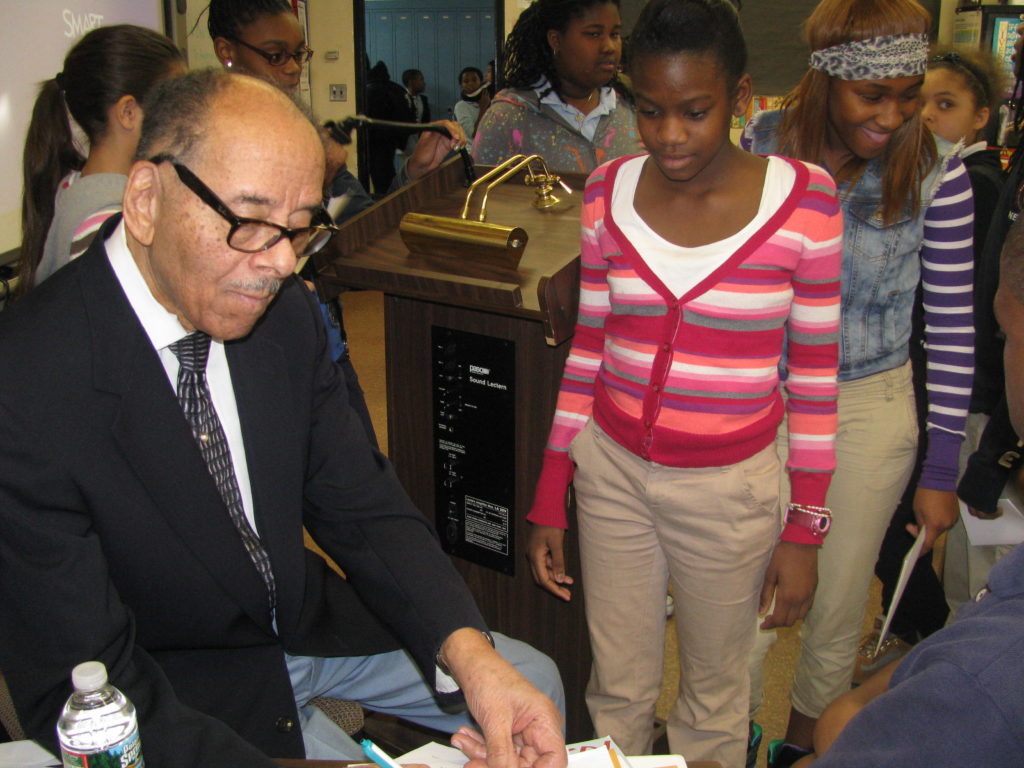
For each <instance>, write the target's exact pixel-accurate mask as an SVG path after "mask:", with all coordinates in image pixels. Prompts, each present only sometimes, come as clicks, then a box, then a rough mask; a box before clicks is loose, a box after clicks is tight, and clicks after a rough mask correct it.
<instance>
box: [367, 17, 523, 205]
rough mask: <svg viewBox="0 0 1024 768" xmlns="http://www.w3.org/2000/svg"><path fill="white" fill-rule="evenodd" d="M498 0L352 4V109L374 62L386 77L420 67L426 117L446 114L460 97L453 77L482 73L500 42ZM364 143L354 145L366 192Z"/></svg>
mask: <svg viewBox="0 0 1024 768" xmlns="http://www.w3.org/2000/svg"><path fill="white" fill-rule="evenodd" d="M504 15H505V14H504V2H503V0H354V3H353V27H354V30H353V31H354V32H355V37H356V39H355V51H356V109H357V111H358V112H360V113H363V111H364V110H365V104H366V77H367V72H368V69H369V67H370V66H373V65H374V64H376V63H377V62H378V61H383V62H384V63H385V65H387V68H388V72H389V74H390V76H391V79H392V80H393V81H394V82H396V83H398V84H399V85H401V84H402V72H403V71H404V70H406V69H419V70H420V71H422V72H423V77H424V80H425V81H426V84H427V89H426V95H427V98H428V101H429V104H430V119H431V120H441V119H446V118H448V117H449V116H450V110H451V109H452V108H453V107H454V106H455V102H456V101H458V99H459V87H458V74H459V70H461V69H462V68H463V67H466V66H476V67H479V68H480V69H481V70H483V69H485V68H486V66H487V62H488V61H490V60H492V59H497V58H498V55H499V53H500V51H501V45H502V43H503V42H504V24H505V21H504ZM367 151H368V143H367V142H364V141H360V142H359V173H358V175H359V180H360V181H361V182H362V183H363V186H364V187H367V188H369V185H368V181H369V172H368V168H369V163H368V156H367V154H366V153H367Z"/></svg>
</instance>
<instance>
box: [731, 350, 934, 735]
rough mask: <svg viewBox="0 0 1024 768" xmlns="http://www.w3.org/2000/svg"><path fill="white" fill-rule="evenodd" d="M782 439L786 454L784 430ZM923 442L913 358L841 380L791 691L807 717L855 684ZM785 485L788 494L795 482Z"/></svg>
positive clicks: (755, 658) (756, 691)
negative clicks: (823, 519)
mask: <svg viewBox="0 0 1024 768" xmlns="http://www.w3.org/2000/svg"><path fill="white" fill-rule="evenodd" d="M784 434H785V433H784V430H781V429H780V435H784ZM778 442H779V449H780V451H779V452H780V454H782V455H783V456H785V455H786V445H785V440H782V439H780V440H779V441H778ZM916 450H917V418H916V415H915V412H914V389H913V385H912V384H911V372H910V364H909V363H907V364H906V365H903V366H901V367H900V368H895V369H893V370H890V371H884V372H883V373H878V374H875V375H873V376H866V377H864V378H863V379H855V380H854V381H846V382H841V383H840V385H839V431H838V433H837V435H836V472H835V474H834V475H833V477H832V483H831V485H830V486H829V491H828V498H827V502H826V503H827V505H828V507H829V508H830V509H831V510H832V529H831V530H830V531H829V534H828V536H826V538H825V544H824V546H822V548H821V551H820V552H819V553H818V589H817V591H816V592H815V595H814V605H813V606H812V607H811V610H810V612H809V613H808V614H807V617H806V618H805V619H804V623H803V627H802V629H801V634H800V638H801V649H800V658H799V660H798V662H797V666H796V673H795V676H794V680H793V688H792V693H791V698H792V702H793V707H794V708H795V709H796V710H797V711H798V712H801V713H803V714H805V715H807V716H809V717H818V716H819V715H821V712H822V710H823V709H824V708H825V707H826V706H828V704H829V703H830V702H831V701H832V700H833V699H835V698H836V697H837V696H839V694H841V693H843V692H844V691H848V690H850V682H851V680H852V678H853V667H854V663H855V661H856V657H857V645H858V644H859V642H860V635H861V632H862V629H863V624H864V612H865V608H866V603H867V598H868V589H869V587H870V585H871V578H872V575H873V574H874V566H875V561H876V560H877V559H878V550H879V547H880V546H881V543H882V538H883V536H884V535H885V530H886V528H887V527H888V525H889V520H890V519H891V518H892V513H893V511H894V510H895V509H896V506H897V504H899V500H900V497H901V496H902V495H903V491H904V489H905V488H906V486H907V482H908V481H909V479H910V475H911V472H912V471H913V468H914V459H915V454H916ZM782 495H783V503H786V502H787V501H788V499H789V488H788V487H785V486H784V488H783V494H782ZM774 639H775V633H774V632H758V638H757V642H756V645H755V649H754V652H753V654H752V657H751V712H756V710H757V707H758V706H759V705H760V703H761V697H762V690H761V680H762V674H761V666H762V665H763V663H764V656H765V654H766V653H767V651H768V648H769V646H770V645H771V643H772V642H774Z"/></svg>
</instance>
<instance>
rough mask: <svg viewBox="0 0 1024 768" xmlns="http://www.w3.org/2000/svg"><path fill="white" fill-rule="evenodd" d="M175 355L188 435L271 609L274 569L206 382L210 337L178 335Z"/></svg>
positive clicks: (273, 594)
mask: <svg viewBox="0 0 1024 768" xmlns="http://www.w3.org/2000/svg"><path fill="white" fill-rule="evenodd" d="M170 350H171V351H172V352H173V353H174V356H175V357H177V358H178V364H179V368H178V402H180V403H181V409H182V410H183V411H184V412H185V418H186V419H188V423H189V425H190V426H191V427H192V436H193V437H194V438H195V439H196V443H197V444H198V445H199V451H200V452H201V453H202V454H203V460H204V461H205V462H206V468H207V469H208V470H209V471H210V475H211V476H212V477H213V479H214V482H216V483H217V490H218V491H219V492H220V497H221V498H222V499H223V500H224V504H225V505H226V506H227V508H228V514H229V515H230V516H231V522H233V523H234V524H235V528H236V529H238V533H239V535H240V536H241V537H242V542H243V543H244V544H245V549H246V551H247V552H248V553H249V557H250V558H252V562H253V565H255V566H256V570H257V571H259V572H260V576H262V577H263V581H264V582H265V583H266V585H267V592H268V594H269V597H270V611H271V613H273V612H274V608H275V607H276V604H277V594H276V590H275V588H274V573H273V571H272V570H271V569H270V556H269V555H268V554H267V550H266V549H264V548H263V543H262V542H261V541H260V538H259V536H257V535H256V533H255V531H253V529H252V526H250V525H249V521H248V520H247V519H246V517H245V509H244V508H243V507H242V494H241V493H240V492H239V490H238V479H237V478H236V477H235V467H234V464H232V462H231V448H230V447H229V446H228V440H227V437H225V436H224V429H223V428H222V427H221V425H220V419H219V418H217V411H216V410H214V407H213V399H212V398H211V397H210V388H209V386H207V384H206V359H207V357H208V356H209V353H210V337H209V336H208V335H207V334H205V333H203V332H202V331H193V332H192V333H190V334H189V335H188V336H185V337H184V338H181V339H178V341H176V342H174V343H173V344H171V346H170Z"/></svg>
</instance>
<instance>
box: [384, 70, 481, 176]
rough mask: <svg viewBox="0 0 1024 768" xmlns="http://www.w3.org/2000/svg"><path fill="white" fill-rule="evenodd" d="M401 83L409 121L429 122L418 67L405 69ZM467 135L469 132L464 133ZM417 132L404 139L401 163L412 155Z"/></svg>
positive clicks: (422, 83) (421, 77)
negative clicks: (407, 107) (409, 115)
mask: <svg viewBox="0 0 1024 768" xmlns="http://www.w3.org/2000/svg"><path fill="white" fill-rule="evenodd" d="M402 84H403V85H404V86H405V99H406V101H407V102H408V104H409V112H410V114H411V115H412V119H411V120H410V122H413V123H429V122H430V101H429V100H428V99H427V94H426V93H424V91H426V90H427V81H426V80H424V78H423V73H422V72H421V71H420V70H418V69H407V70H405V71H404V72H403V73H402ZM466 135H467V136H468V135H469V134H466ZM419 138H420V136H419V134H416V133H411V134H409V136H408V137H406V139H405V148H404V149H403V150H402V159H401V161H402V163H403V164H404V163H405V162H406V160H407V159H408V158H409V157H410V156H411V155H412V153H413V150H414V149H416V142H417V141H419Z"/></svg>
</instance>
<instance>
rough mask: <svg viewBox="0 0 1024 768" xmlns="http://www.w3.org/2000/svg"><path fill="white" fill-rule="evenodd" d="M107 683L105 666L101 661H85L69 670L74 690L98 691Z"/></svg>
mask: <svg viewBox="0 0 1024 768" xmlns="http://www.w3.org/2000/svg"><path fill="white" fill-rule="evenodd" d="M106 683H107V668H106V667H105V666H104V665H103V662H102V661H86V662H83V663H82V664H79V665H78V666H77V667H75V668H74V669H73V670H71V684H72V685H73V686H75V690H76V691H98V690H99V689H100V688H102V687H103V686H104V685H106Z"/></svg>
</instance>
